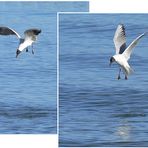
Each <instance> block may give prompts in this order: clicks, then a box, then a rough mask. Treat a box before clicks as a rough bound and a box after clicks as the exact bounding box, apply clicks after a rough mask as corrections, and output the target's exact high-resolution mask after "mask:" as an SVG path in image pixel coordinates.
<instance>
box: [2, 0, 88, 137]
mask: <svg viewBox="0 0 148 148" xmlns="http://www.w3.org/2000/svg"><path fill="white" fill-rule="evenodd" d="M88 5H89V3H88V2H72V1H71V2H64V1H63V2H62V1H60V2H57V1H55V2H54V1H52V2H48V1H47V2H42V1H37V2H31V1H28V2H21V1H20V2H0V88H1V89H0V134H57V12H58V11H61V12H64V11H68V12H69V11H72V12H77V11H88V7H89V6H88Z"/></svg>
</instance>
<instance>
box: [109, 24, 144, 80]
mask: <svg viewBox="0 0 148 148" xmlns="http://www.w3.org/2000/svg"><path fill="white" fill-rule="evenodd" d="M145 35H146V33H142V34H141V35H139V36H138V37H137V38H136V39H134V40H133V41H132V43H131V44H130V45H129V46H128V47H127V46H126V35H125V27H124V25H123V24H119V25H118V27H117V30H116V32H115V35H114V39H113V41H114V44H115V50H116V54H115V55H114V56H112V57H111V58H110V66H111V64H112V63H113V62H116V63H117V64H118V65H119V66H120V67H119V74H118V80H119V79H120V78H121V77H120V72H121V70H123V73H124V74H125V79H128V76H129V75H130V74H132V73H133V70H132V68H131V66H130V65H129V63H128V60H129V59H130V56H131V53H132V49H133V48H134V47H135V46H136V45H137V43H138V41H139V40H140V39H141V38H142V37H143V36H145Z"/></svg>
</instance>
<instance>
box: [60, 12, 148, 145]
mask: <svg viewBox="0 0 148 148" xmlns="http://www.w3.org/2000/svg"><path fill="white" fill-rule="evenodd" d="M147 32H148V14H118V13H116V14H97V13H69V14H68V13H60V14H59V74H60V75H59V83H60V84H59V87H60V88H59V116H60V118H59V129H60V130H59V134H60V135H59V140H60V144H59V145H60V146H61V147H109V146H111V147H135V146H142V147H144V146H147V145H148V140H147V130H148V124H147V122H148V105H147V104H148V99H147V96H148V91H147V90H148V77H147V76H148V66H147V64H148V33H147Z"/></svg>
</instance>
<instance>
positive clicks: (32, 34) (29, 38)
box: [0, 27, 41, 58]
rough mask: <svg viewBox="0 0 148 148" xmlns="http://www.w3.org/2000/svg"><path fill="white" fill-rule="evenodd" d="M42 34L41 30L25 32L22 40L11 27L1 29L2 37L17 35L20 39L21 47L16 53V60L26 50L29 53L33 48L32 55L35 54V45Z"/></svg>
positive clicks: (34, 29)
mask: <svg viewBox="0 0 148 148" xmlns="http://www.w3.org/2000/svg"><path fill="white" fill-rule="evenodd" d="M39 33H41V30H40V29H36V28H33V29H28V30H26V31H25V32H24V35H25V37H24V38H21V36H20V35H19V34H18V33H17V32H16V31H15V30H13V29H11V28H9V27H0V35H16V36H17V38H18V39H19V41H20V42H19V47H18V49H17V51H16V58H17V57H18V55H19V54H20V53H21V52H22V51H23V50H24V49H26V52H28V47H29V46H32V54H34V49H33V43H34V42H35V41H36V40H37V35H38V34H39Z"/></svg>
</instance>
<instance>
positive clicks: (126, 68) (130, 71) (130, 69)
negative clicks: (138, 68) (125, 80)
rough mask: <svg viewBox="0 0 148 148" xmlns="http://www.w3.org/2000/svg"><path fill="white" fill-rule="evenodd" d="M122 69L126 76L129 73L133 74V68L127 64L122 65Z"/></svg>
mask: <svg viewBox="0 0 148 148" xmlns="http://www.w3.org/2000/svg"><path fill="white" fill-rule="evenodd" d="M123 70H124V72H125V75H126V76H129V75H131V74H133V72H134V70H133V69H132V68H131V67H129V66H126V67H124V68H123Z"/></svg>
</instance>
